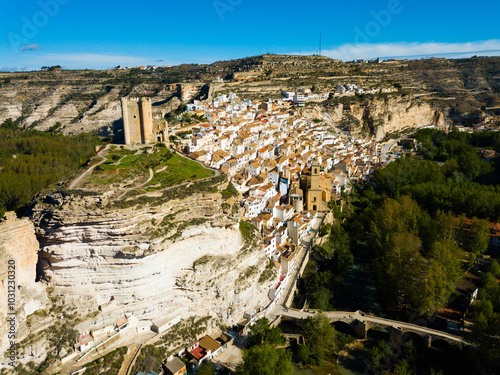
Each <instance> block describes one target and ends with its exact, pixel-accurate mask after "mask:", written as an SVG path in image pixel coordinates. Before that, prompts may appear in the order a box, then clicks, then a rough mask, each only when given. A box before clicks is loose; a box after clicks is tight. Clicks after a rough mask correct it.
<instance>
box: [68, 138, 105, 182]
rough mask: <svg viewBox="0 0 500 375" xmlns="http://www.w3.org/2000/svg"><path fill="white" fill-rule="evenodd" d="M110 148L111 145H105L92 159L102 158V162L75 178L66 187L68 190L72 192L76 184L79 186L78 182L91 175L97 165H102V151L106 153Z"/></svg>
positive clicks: (103, 159) (103, 158) (103, 160)
mask: <svg viewBox="0 0 500 375" xmlns="http://www.w3.org/2000/svg"><path fill="white" fill-rule="evenodd" d="M110 146H111V144H109V143H108V144H107V145H106V147H104V148H103V149H102V150H100V151H99V152H98V153H97V154H96V155H95V156H94V157H93V158H95V157H99V158H102V160H101V161H100V162H99V163H97V164H96V165H93V166H92V167H90V168H89V169H87V170H86V171H84V172H83V173H82V174H81V175H80V176H78V177H77V178H75V179H74V180H73V181H72V182H71V183H70V184H69V186H68V190H72V189H75V188H76V186H78V184H80V182H81V181H82V179H83V178H85V177H87V176H88V175H89V174H90V173H92V171H93V170H94V168H95V167H97V166H98V165H101V164H102V163H104V162H105V161H106V160H108V159H106V158H105V157H104V156H102V153H103V152H104V151H107V150H108V149H109V147H110ZM93 158H92V159H93Z"/></svg>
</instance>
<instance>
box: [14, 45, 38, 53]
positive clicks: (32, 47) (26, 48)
mask: <svg viewBox="0 0 500 375" xmlns="http://www.w3.org/2000/svg"><path fill="white" fill-rule="evenodd" d="M40 49H41V47H40V45H39V44H28V45H25V46H21V47H19V51H21V52H26V51H38V50H40Z"/></svg>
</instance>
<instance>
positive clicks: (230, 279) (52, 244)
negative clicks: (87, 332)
mask: <svg viewBox="0 0 500 375" xmlns="http://www.w3.org/2000/svg"><path fill="white" fill-rule="evenodd" d="M102 199H104V198H103V197H74V196H66V197H62V196H60V194H53V195H51V196H49V197H46V199H45V202H50V203H42V204H39V205H38V206H36V207H35V209H34V213H33V216H32V219H33V221H34V222H35V225H36V228H37V236H38V239H39V241H40V245H41V251H40V263H41V266H42V268H43V270H44V277H45V278H46V279H47V280H48V282H49V285H50V286H51V287H53V288H54V295H55V296H60V297H62V298H63V299H64V301H65V302H64V303H65V304H68V305H73V306H77V307H78V310H79V314H81V315H85V314H86V313H91V312H96V311H97V310H98V307H99V306H101V309H102V306H103V305H106V303H107V302H109V301H110V300H113V301H114V302H113V304H112V305H113V308H112V309H111V310H108V309H107V308H106V309H103V310H105V311H104V312H102V313H100V314H99V315H98V316H97V318H94V319H92V322H84V323H83V324H82V325H81V327H79V329H82V330H83V329H91V328H95V326H96V325H99V324H104V323H109V322H113V321H114V320H116V318H117V317H118V316H120V315H122V314H123V313H133V314H134V315H135V316H137V317H139V318H141V319H156V320H158V319H164V318H168V317H174V316H177V315H180V316H181V317H183V318H187V317H189V316H192V315H197V316H206V315H211V316H212V317H213V318H215V319H216V320H217V321H219V322H221V323H223V324H225V323H234V322H235V321H237V320H239V319H240V318H241V317H242V316H243V313H244V312H245V311H246V310H248V309H253V308H255V307H263V306H264V305H265V304H267V303H268V302H270V301H269V300H268V299H267V289H268V286H267V285H260V284H259V283H258V282H257V279H258V278H259V275H260V271H263V269H264V267H265V266H266V264H267V260H266V256H265V254H264V253H263V251H261V249H260V248H259V246H257V247H255V248H254V249H252V250H251V251H247V252H243V251H241V249H240V248H241V246H242V244H243V243H242V238H241V235H240V231H239V229H238V224H237V221H236V220H235V219H233V218H230V217H228V216H226V215H225V214H224V213H223V212H222V211H221V210H220V207H221V203H222V202H221V198H220V194H219V193H210V194H195V195H193V196H190V197H188V198H185V199H183V200H180V201H179V200H172V201H168V202H166V203H163V204H161V205H157V206H152V205H140V206H136V207H131V208H125V209H114V208H111V207H109V206H106V207H102V204H101V203H102V202H103V200H102ZM248 268H250V269H251V270H252V272H251V274H250V272H245V270H247V269H248Z"/></svg>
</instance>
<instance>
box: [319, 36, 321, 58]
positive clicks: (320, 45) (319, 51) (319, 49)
mask: <svg viewBox="0 0 500 375" xmlns="http://www.w3.org/2000/svg"><path fill="white" fill-rule="evenodd" d="M319 55H320V56H321V33H319Z"/></svg>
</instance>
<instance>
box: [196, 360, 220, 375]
mask: <svg viewBox="0 0 500 375" xmlns="http://www.w3.org/2000/svg"><path fill="white" fill-rule="evenodd" d="M196 373H197V374H198V375H215V374H216V372H215V367H214V365H213V364H212V362H203V363H202V364H201V366H200V367H198V369H197V370H196Z"/></svg>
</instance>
